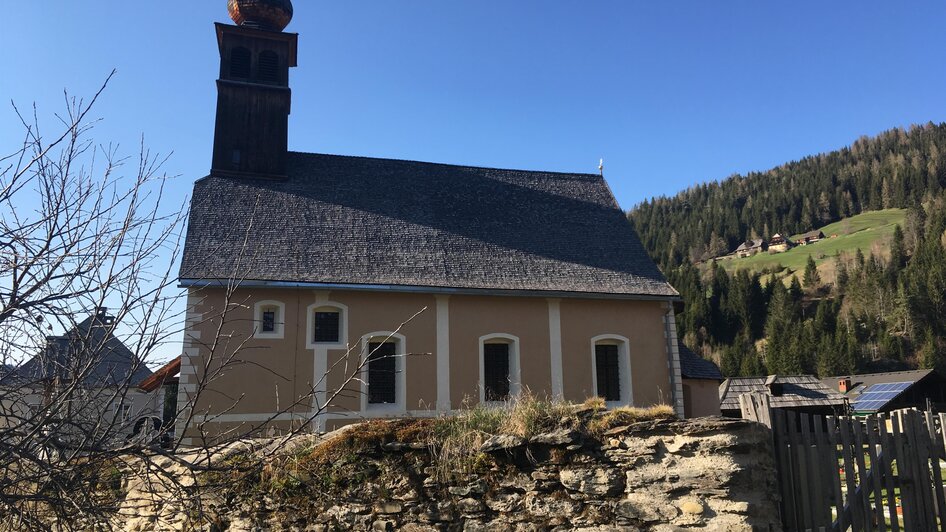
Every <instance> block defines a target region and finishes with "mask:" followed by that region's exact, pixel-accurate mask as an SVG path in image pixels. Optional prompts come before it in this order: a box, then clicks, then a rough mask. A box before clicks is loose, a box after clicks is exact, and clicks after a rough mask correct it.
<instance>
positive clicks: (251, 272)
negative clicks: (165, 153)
mask: <svg viewBox="0 0 946 532" xmlns="http://www.w3.org/2000/svg"><path fill="white" fill-rule="evenodd" d="M263 3H265V4H272V5H271V6H270V7H271V9H270V10H269V11H268V12H267V13H269V15H263V16H260V17H257V18H256V19H249V20H243V19H241V18H240V17H235V20H241V21H242V22H243V24H242V25H238V26H231V25H224V24H218V25H217V27H216V31H217V41H218V44H219V51H220V59H221V68H220V79H219V81H218V82H217V86H218V94H219V96H218V103H217V121H216V132H215V136H214V148H213V163H212V169H211V172H210V175H208V176H207V177H204V178H202V179H199V180H198V181H197V182H196V184H195V185H194V193H193V200H192V205H191V212H190V218H189V226H188V229H187V236H186V246H185V251H184V256H183V260H182V265H181V271H180V282H181V284H182V286H184V287H186V288H187V289H188V291H189V307H188V317H187V323H188V326H187V330H186V332H185V344H184V356H183V357H182V363H181V377H180V395H179V401H178V403H179V404H180V405H187V404H188V402H189V401H190V400H191V399H194V398H195V397H196V401H195V404H193V405H192V409H191V410H190V411H188V412H185V413H184V414H193V416H192V417H189V416H188V415H179V416H178V419H179V420H185V419H192V424H191V425H189V426H186V427H185V426H183V425H179V427H178V429H177V430H178V431H179V434H184V435H185V440H184V441H185V443H200V441H201V438H202V437H203V436H204V435H207V437H208V438H209V437H212V436H213V435H214V434H220V433H222V432H224V431H229V430H232V431H235V432H241V431H242V432H250V431H253V430H264V428H262V427H265V430H266V431H284V430H290V429H294V428H303V429H305V430H311V431H325V430H331V429H333V428H336V427H339V426H341V425H344V424H347V423H350V422H352V421H357V420H360V419H364V418H379V417H405V416H433V415H438V414H441V413H447V412H450V411H452V410H455V409H458V408H461V407H464V406H468V405H475V404H478V403H486V404H501V403H502V402H504V401H507V400H511V399H514V398H515V397H516V396H517V395H518V394H523V393H526V392H529V393H532V394H534V395H536V396H539V397H551V398H556V397H557V398H564V399H567V400H573V401H582V400H584V399H586V398H589V397H594V396H597V397H602V398H604V399H605V400H606V401H607V404H609V405H615V406H616V405H639V406H648V405H653V404H658V403H662V402H670V403H671V404H672V405H673V406H674V407H675V408H676V410H677V412H678V413H680V415H682V414H683V408H684V397H683V383H682V382H681V372H680V361H679V353H678V349H677V336H676V325H675V318H674V308H675V305H676V304H678V303H679V302H680V297H679V295H678V293H677V292H676V290H674V289H673V287H672V286H670V284H669V283H668V282H667V280H666V279H665V278H664V276H663V275H662V274H661V273H660V271H659V270H658V268H657V266H656V265H655V264H654V262H653V261H652V260H651V259H650V258H649V257H648V255H647V253H646V251H645V250H644V248H643V246H642V245H641V243H640V241H639V239H638V237H637V235H636V234H635V232H634V230H633V228H632V227H631V225H630V224H629V222H628V221H627V219H626V217H625V214H624V212H623V211H622V210H621V208H620V207H619V205H618V204H617V202H616V200H615V198H614V196H613V195H612V194H611V191H610V190H609V188H608V185H607V183H605V181H604V179H603V178H602V176H601V175H598V174H574V173H556V172H545V171H525V170H503V169H496V168H479V167H471V166H456V165H448V164H437V163H426V162H416V161H405V160H393V159H376V158H368V157H351V156H340V155H324V154H315V153H298V152H290V151H288V149H287V136H288V135H287V131H288V115H289V110H290V90H289V68H290V67H294V66H296V50H297V47H296V46H297V45H296V43H297V35H295V34H291V33H284V32H283V31H282V30H283V29H284V28H285V26H286V24H288V20H289V16H288V13H287V12H286V11H285V10H284V9H283V8H282V7H280V6H282V5H284V4H285V2H263ZM231 5H232V3H231ZM273 13H276V14H279V15H280V16H278V17H275V16H272V15H273ZM412 317H413V318H412ZM221 337H223V338H225V339H226V341H215V340H218V339H220V338H221ZM234 361H238V363H237V362H234ZM363 363H364V364H365V365H364V366H362V367H361V371H360V373H358V375H357V377H358V378H357V379H354V380H351V379H348V378H347V377H348V376H349V373H346V372H350V371H352V369H353V368H358V367H359V366H360V365H361V364H363ZM228 364H229V365H228ZM224 366H226V367H224ZM198 390H202V392H201V393H199V394H198ZM338 391H341V393H336V392H338ZM179 422H180V423H183V421H179ZM198 424H199V425H200V430H198Z"/></svg>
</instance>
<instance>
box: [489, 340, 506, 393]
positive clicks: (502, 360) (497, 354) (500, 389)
mask: <svg viewBox="0 0 946 532" xmlns="http://www.w3.org/2000/svg"><path fill="white" fill-rule="evenodd" d="M483 378H484V381H485V382H484V383H483V386H484V388H485V390H484V391H485V396H486V400H487V401H505V400H507V399H509V344H486V345H484V346H483Z"/></svg>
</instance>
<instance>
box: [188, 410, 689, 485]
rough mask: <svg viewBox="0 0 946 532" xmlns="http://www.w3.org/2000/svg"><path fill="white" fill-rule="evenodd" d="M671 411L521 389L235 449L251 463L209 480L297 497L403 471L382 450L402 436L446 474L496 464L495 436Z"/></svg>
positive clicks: (588, 429)
mask: <svg viewBox="0 0 946 532" xmlns="http://www.w3.org/2000/svg"><path fill="white" fill-rule="evenodd" d="M674 418H675V415H674V412H673V409H672V408H671V407H669V406H666V405H659V406H654V407H650V408H631V407H620V408H614V409H610V410H609V409H606V408H605V403H604V401H602V400H600V399H590V400H588V401H586V402H584V403H580V404H575V403H568V402H563V401H549V400H544V399H539V398H536V397H534V396H532V395H531V394H523V395H522V396H521V397H519V398H517V399H516V400H514V401H510V402H508V403H505V404H502V405H499V406H482V405H478V406H474V407H470V408H464V409H461V410H460V411H459V412H457V413H455V414H453V415H444V416H441V417H437V418H420V419H416V418H415V419H395V420H370V421H365V422H363V423H359V424H357V425H352V426H349V427H345V428H343V429H341V430H339V431H336V433H334V434H329V435H327V436H326V437H325V438H324V439H322V440H320V441H315V442H314V443H311V444H306V445H298V446H292V447H287V449H286V450H284V451H282V452H279V453H277V454H276V455H274V456H265V457H264V456H251V455H244V456H241V457H234V459H235V460H237V461H239V462H240V463H241V464H242V465H243V466H248V467H240V468H237V469H235V470H234V471H231V472H230V473H228V474H225V475H213V476H212V477H211V478H208V479H206V480H207V481H209V482H210V483H213V484H216V485H218V486H220V487H221V488H223V489H231V490H233V489H235V490H238V491H242V490H250V491H256V492H260V491H261V492H265V493H269V494H271V495H280V496H290V497H301V498H302V499H305V498H306V497H309V496H311V495H313V494H321V495H331V494H336V495H344V494H345V493H350V490H358V489H365V488H364V486H371V485H374V484H375V482H374V481H375V480H376V479H378V478H384V477H392V478H394V477H397V476H398V475H399V474H403V471H402V470H403V468H404V467H405V461H404V460H405V456H404V455H403V454H402V453H397V452H385V451H384V448H385V445H386V444H393V443H396V444H403V445H406V446H408V447H409V448H411V449H412V450H413V451H415V452H425V453H429V455H428V456H429V461H430V462H429V463H430V465H431V466H433V467H434V469H435V470H436V476H437V477H439V479H440V480H444V481H446V480H449V479H451V478H457V477H460V476H463V475H467V474H483V473H487V472H488V471H490V470H491V469H493V468H494V466H495V465H496V464H497V462H496V461H495V460H494V457H492V456H490V455H489V454H488V453H485V452H483V451H482V447H483V444H484V443H485V442H486V441H487V440H489V439H490V438H491V437H493V436H499V435H508V436H514V437H518V438H522V439H524V440H528V439H529V438H531V437H533V436H536V435H538V434H542V433H546V432H551V431H556V430H560V429H566V430H569V431H575V432H577V433H579V435H580V437H581V438H582V439H584V440H600V439H602V438H603V437H604V434H605V433H606V432H607V431H608V430H610V429H612V428H615V427H619V426H625V425H630V424H632V423H637V422H644V421H654V420H662V419H674ZM237 472H239V473H237ZM399 472H400V473H399ZM378 495H383V494H378Z"/></svg>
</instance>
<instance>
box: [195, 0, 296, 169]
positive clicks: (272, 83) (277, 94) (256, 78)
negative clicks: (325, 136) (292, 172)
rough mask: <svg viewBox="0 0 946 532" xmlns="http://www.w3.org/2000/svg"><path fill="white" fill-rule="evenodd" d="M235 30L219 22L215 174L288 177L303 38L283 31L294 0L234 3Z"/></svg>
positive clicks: (240, 0) (236, 0)
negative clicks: (294, 85) (293, 73)
mask: <svg viewBox="0 0 946 532" xmlns="http://www.w3.org/2000/svg"><path fill="white" fill-rule="evenodd" d="M228 8H229V11H230V17H231V18H232V19H233V21H234V22H236V23H237V25H236V26H232V25H229V24H219V23H218V24H217V25H216V27H217V45H218V47H219V49H220V78H219V79H218V80H217V120H216V124H215V128H214V146H213V163H212V165H211V174H212V175H220V176H234V177H241V176H242V177H265V178H270V179H281V178H285V177H286V158H287V152H288V149H289V138H288V137H289V112H290V107H291V96H292V93H291V91H290V89H289V69H290V68H292V67H295V66H296V53H297V49H298V44H297V42H298V35H297V34H295V33H284V32H283V30H284V29H285V28H286V26H287V25H288V24H289V21H290V20H292V2H291V1H290V0H229V4H228Z"/></svg>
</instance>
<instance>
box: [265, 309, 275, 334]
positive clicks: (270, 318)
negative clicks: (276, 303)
mask: <svg viewBox="0 0 946 532" xmlns="http://www.w3.org/2000/svg"><path fill="white" fill-rule="evenodd" d="M275 331H276V311H275V310H264V311H263V332H275Z"/></svg>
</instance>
